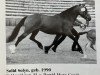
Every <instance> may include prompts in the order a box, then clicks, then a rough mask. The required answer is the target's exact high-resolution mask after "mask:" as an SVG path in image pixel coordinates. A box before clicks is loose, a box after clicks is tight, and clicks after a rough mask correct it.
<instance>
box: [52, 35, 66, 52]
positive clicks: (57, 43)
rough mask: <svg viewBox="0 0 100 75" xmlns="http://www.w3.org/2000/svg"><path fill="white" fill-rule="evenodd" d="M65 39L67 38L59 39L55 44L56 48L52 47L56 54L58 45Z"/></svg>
mask: <svg viewBox="0 0 100 75" xmlns="http://www.w3.org/2000/svg"><path fill="white" fill-rule="evenodd" d="M65 38H66V36H64V35H62V36H61V37H60V39H58V41H56V42H55V44H54V46H53V47H52V50H53V51H54V52H56V49H57V47H58V45H59V44H60V43H61V42H62V41H63V40H64V39H65Z"/></svg>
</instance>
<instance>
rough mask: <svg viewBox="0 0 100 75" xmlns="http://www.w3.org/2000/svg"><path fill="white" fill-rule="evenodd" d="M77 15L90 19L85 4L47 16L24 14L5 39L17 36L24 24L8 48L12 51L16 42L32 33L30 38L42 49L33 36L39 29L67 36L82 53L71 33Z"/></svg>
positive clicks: (9, 40)
mask: <svg viewBox="0 0 100 75" xmlns="http://www.w3.org/2000/svg"><path fill="white" fill-rule="evenodd" d="M78 15H80V16H81V17H83V18H84V19H86V20H87V21H90V20H91V17H90V15H89V14H88V11H87V8H86V6H85V4H79V5H75V6H73V7H71V8H69V9H66V10H65V11H62V12H61V13H59V14H55V15H54V16H47V15H43V14H39V13H35V14H33V15H29V16H25V17H24V18H22V19H21V21H20V22H19V23H18V24H17V25H16V27H15V28H14V30H13V32H12V33H11V35H10V36H9V37H8V38H7V39H6V42H7V43H9V42H11V41H13V40H14V39H15V38H16V37H17V35H18V32H19V30H20V28H21V27H22V26H24V27H25V30H24V33H23V34H22V35H20V36H19V37H18V39H17V41H16V43H15V45H11V46H10V49H12V50H13V51H14V53H15V49H16V47H17V46H18V44H19V43H20V42H21V41H22V40H23V39H24V38H25V37H26V36H28V35H29V34H30V33H32V34H31V37H30V40H32V41H34V42H35V43H37V45H38V47H39V48H41V49H43V46H42V44H41V43H40V42H39V41H37V40H36V39H35V36H36V35H37V34H38V32H39V31H42V32H44V33H47V34H51V35H55V34H56V35H64V36H68V37H69V38H71V39H72V40H73V41H74V42H75V43H76V44H77V45H78V47H79V50H80V52H81V53H83V50H82V48H81V46H80V45H79V43H78V41H77V40H76V38H74V35H73V34H72V29H73V23H74V22H75V20H76V18H77V16H78ZM45 53H48V51H45Z"/></svg>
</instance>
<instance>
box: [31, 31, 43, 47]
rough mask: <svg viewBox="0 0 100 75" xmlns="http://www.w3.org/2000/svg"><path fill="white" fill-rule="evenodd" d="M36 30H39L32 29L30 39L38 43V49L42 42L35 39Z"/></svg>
mask: <svg viewBox="0 0 100 75" xmlns="http://www.w3.org/2000/svg"><path fill="white" fill-rule="evenodd" d="M38 32H39V31H38V30H37V31H34V32H33V33H32V35H31V37H30V40H32V41H34V42H35V43H37V45H38V47H39V48H40V49H43V46H42V44H41V43H40V42H39V41H37V40H36V39H35V36H36V35H37V33H38Z"/></svg>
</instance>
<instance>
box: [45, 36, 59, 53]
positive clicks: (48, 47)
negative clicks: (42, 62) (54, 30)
mask: <svg viewBox="0 0 100 75" xmlns="http://www.w3.org/2000/svg"><path fill="white" fill-rule="evenodd" d="M60 37H61V35H56V37H55V38H54V41H53V43H52V44H51V45H50V46H45V47H44V49H45V53H46V54H47V53H48V51H49V49H50V48H51V47H52V46H53V45H55V44H56V43H57V41H58V39H59V38H60Z"/></svg>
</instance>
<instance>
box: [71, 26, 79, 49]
mask: <svg viewBox="0 0 100 75" xmlns="http://www.w3.org/2000/svg"><path fill="white" fill-rule="evenodd" d="M71 32H72V34H73V35H74V36H75V39H76V40H77V41H78V39H79V37H80V35H79V34H78V32H77V31H76V30H75V29H74V28H73V29H72V30H71ZM76 46H77V44H76V43H75V42H73V45H72V51H78V48H76Z"/></svg>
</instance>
